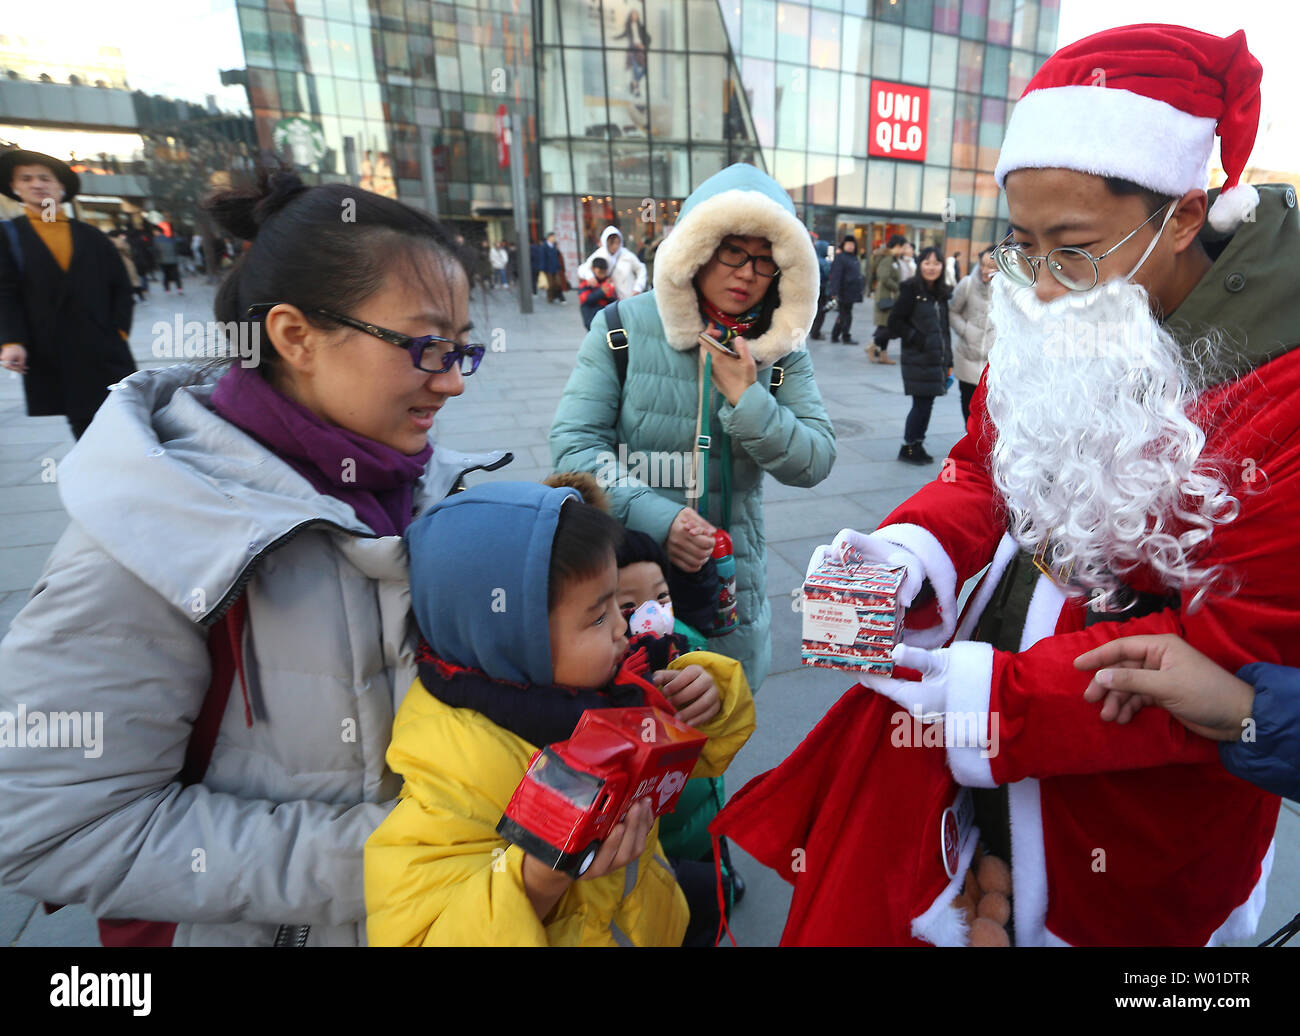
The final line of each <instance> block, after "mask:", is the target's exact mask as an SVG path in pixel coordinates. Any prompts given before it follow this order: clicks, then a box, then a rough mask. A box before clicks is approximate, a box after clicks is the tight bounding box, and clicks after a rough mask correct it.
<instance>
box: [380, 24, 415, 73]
mask: <svg viewBox="0 0 1300 1036" xmlns="http://www.w3.org/2000/svg"><path fill="white" fill-rule="evenodd" d="M381 35H382V36H383V41H384V65H385V66H386V67H387V70H388V71H389V72H395V73H397V74H398V75H408V74H409V73H410V71H411V52H410V48H408V47H407V45H406V33H404V32H385V33H382V34H381Z"/></svg>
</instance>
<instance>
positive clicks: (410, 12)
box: [298, 0, 430, 33]
mask: <svg viewBox="0 0 1300 1036" xmlns="http://www.w3.org/2000/svg"><path fill="white" fill-rule="evenodd" d="M298 7H299V9H301V8H302V4H301V3H299V4H298ZM429 14H430V12H429V0H406V22H407V26H408V27H409V28H410V30H411V31H412V32H416V31H419V32H425V33H427V32H429V25H430V18H429Z"/></svg>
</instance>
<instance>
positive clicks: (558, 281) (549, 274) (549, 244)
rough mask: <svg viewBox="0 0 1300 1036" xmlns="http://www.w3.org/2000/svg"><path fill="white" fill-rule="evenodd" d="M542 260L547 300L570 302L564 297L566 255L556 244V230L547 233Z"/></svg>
mask: <svg viewBox="0 0 1300 1036" xmlns="http://www.w3.org/2000/svg"><path fill="white" fill-rule="evenodd" d="M541 260H542V273H544V274H546V301H547V302H559V303H565V302H568V299H566V298H565V297H564V256H563V255H562V254H561V252H560V249H559V248H558V247H557V246H556V244H555V231H554V230H552V231H551V232H550V233H549V234H547V235H546V243H545V244H543V245H542V251H541ZM579 274H581V271H579Z"/></svg>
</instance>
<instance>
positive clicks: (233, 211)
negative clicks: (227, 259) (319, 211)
mask: <svg viewBox="0 0 1300 1036" xmlns="http://www.w3.org/2000/svg"><path fill="white" fill-rule="evenodd" d="M257 179H258V183H257V186H256V187H255V188H249V187H242V188H231V189H230V190H224V191H218V192H216V193H215V194H212V195H209V196H208V198H207V199H205V201H204V203H203V207H204V208H205V209H206V210H207V211H208V212H209V213H211V214H212V218H213V219H214V220H216V222H217V223H218V224H219V225H220V226H221V227H222V228H223V229H225V230H226V231H228V232H229V233H231V234H233V235H234V236H235V237H237V238H239V239H240V240H242V241H252V240H253V238H255V237H257V232H258V230H259V229H261V227H262V224H263V223H265V222H266V221H267V220H268V219H270V218H271V217H272V216H274V215H275V214H276V213H277V212H279V211H280V210H281V209H283V208H284V207H285V206H286V205H288V204H289V202H291V201H293V199H294V198H296V197H298V195H300V194H302V193H303V191H306V190H308V187H307V185H306V184H304V183H303V182H302V180H300V179H299V178H298V174H297V173H295V172H294V171H293V170H292V169H290V168H288V167H287V166H272V167H270V168H267V167H263V168H262V169H261V170H260V171H259V173H258V178H257Z"/></svg>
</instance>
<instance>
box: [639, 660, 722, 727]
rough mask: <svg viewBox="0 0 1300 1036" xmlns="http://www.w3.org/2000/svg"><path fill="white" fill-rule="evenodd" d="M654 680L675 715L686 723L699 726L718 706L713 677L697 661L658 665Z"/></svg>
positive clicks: (719, 709)
mask: <svg viewBox="0 0 1300 1036" xmlns="http://www.w3.org/2000/svg"><path fill="white" fill-rule="evenodd" d="M654 682H655V684H656V685H657V686H658V687H659V689H660V690H661V691H663V692H664V697H665V698H667V699H668V702H669V704H670V705H672V707H673V708H674V709H676V710H677V718H678V719H680V720H681V721H682V722H683V723H685V724H687V725H689V726H692V727H699V726H703V725H704V724H705V723H707V722H709V720H711V719H713V717H714V716H716V715H717V714H718V713H719V712H720V711H721V710H722V699H721V698H720V697H719V696H718V688H717V687H716V686H715V685H714V683H713V677H712V676H710V675H709V674H708V673H707V672H706V671H705V670H703V669H701V668H700V667H699V666H697V665H688V666H686V667H685V668H684V669H660V670H659V672H657V673H655V674H654Z"/></svg>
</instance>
